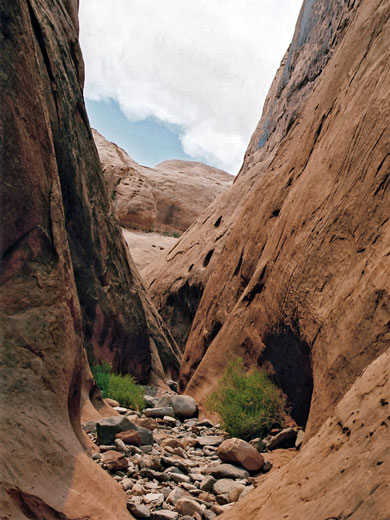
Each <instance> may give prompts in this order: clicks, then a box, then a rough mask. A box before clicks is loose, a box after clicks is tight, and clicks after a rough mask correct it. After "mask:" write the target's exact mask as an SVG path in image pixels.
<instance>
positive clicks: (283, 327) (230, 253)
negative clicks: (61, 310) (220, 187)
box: [146, 0, 390, 518]
mask: <svg viewBox="0 0 390 520" xmlns="http://www.w3.org/2000/svg"><path fill="white" fill-rule="evenodd" d="M388 34H389V6H388V5H387V4H386V3H385V2H383V1H380V0H374V1H373V2H369V3H368V2H338V1H330V2H328V1H327V2H325V1H321V0H317V1H316V2H304V4H303V7H302V10H301V14H300V17H299V20H298V23H297V27H296V32H295V35H294V39H293V42H292V44H291V46H290V48H289V50H288V52H287V54H286V56H285V58H284V59H283V61H282V64H281V67H280V69H279V71H278V72H277V74H276V77H275V80H274V82H273V84H272V86H271V89H270V93H269V95H268V97H267V101H266V103H265V107H264V112H263V115H262V118H261V120H260V123H259V125H258V127H257V129H256V130H255V132H254V134H253V136H252V139H251V142H250V144H249V147H248V151H247V153H246V155H245V159H244V164H243V167H242V169H241V172H240V174H239V176H238V178H237V180H236V181H235V183H234V184H233V186H232V188H230V189H229V190H228V191H227V192H225V193H224V194H223V195H222V197H221V199H219V201H217V202H216V203H214V205H213V206H211V207H210V209H209V210H208V211H207V212H206V213H205V214H204V215H203V216H202V217H201V218H200V219H198V220H197V222H196V223H195V224H194V225H193V226H192V227H191V229H190V230H188V231H187V233H185V234H184V236H183V237H182V239H181V240H180V241H179V242H178V244H177V245H176V246H175V248H174V249H172V250H171V251H170V252H168V253H167V254H166V256H165V263H164V262H162V261H160V262H158V263H155V264H152V265H151V266H150V267H149V268H148V269H147V273H146V279H147V283H148V285H149V287H150V290H151V291H152V294H153V298H154V300H155V302H156V305H157V307H158V308H159V309H161V310H162V312H163V313H164V317H165V318H166V320H167V321H168V322H169V324H170V325H171V327H172V331H173V333H174V334H175V335H176V337H177V339H178V340H179V341H180V342H182V346H184V344H185V351H184V356H183V364H182V368H181V386H182V388H185V389H186V391H187V392H189V393H190V394H191V395H193V396H194V397H195V398H197V399H198V400H199V401H200V402H201V403H202V402H203V403H204V401H205V398H206V397H207V395H209V393H210V391H212V390H213V388H215V382H216V380H217V379H218V377H220V375H221V373H222V371H223V369H224V367H225V366H226V362H227V360H229V359H232V358H234V357H235V356H238V355H240V356H241V357H243V358H244V361H245V363H246V364H247V366H248V367H249V366H253V365H255V366H263V367H264V368H265V369H266V370H267V371H268V372H269V374H270V375H271V377H272V378H273V380H274V381H275V382H276V383H277V384H278V385H279V387H280V388H281V389H282V390H283V392H284V393H285V394H286V396H287V399H288V402H289V405H290V408H291V417H292V418H293V419H294V420H295V422H296V423H297V424H299V425H302V426H305V427H306V429H307V439H309V438H310V437H312V436H315V435H316V434H317V432H318V431H319V428H320V427H321V426H322V427H324V428H328V427H329V430H327V432H326V433H323V434H322V436H323V437H326V438H327V439H328V440H326V441H324V444H323V445H322V447H321V450H322V453H323V454H324V456H323V458H322V459H321V460H322V462H321V465H320V466H321V472H323V474H324V475H328V480H332V478H333V473H332V471H333V470H332V464H331V463H330V462H329V463H328V462H326V456H325V454H326V450H331V449H332V448H331V446H332V441H331V440H330V439H333V437H334V436H335V435H336V429H337V428H336V426H335V424H333V423H332V425H328V426H326V424H327V422H326V421H327V420H328V418H329V417H331V416H333V417H336V418H337V413H338V412H337V408H336V406H337V404H338V403H340V402H341V400H342V399H343V397H344V395H345V393H346V391H347V390H348V389H349V388H351V387H352V385H354V384H355V383H356V384H359V385H363V386H362V387H361V389H363V390H362V393H361V394H360V395H364V385H365V384H367V385H369V383H368V382H367V380H365V379H362V380H361V381H360V382H359V383H357V382H356V381H357V378H358V377H359V376H360V374H361V373H362V371H364V370H365V369H366V367H368V366H370V365H371V364H372V363H375V360H376V359H377V358H378V357H379V356H380V355H382V354H383V353H384V352H385V351H386V350H387V349H388V348H389V317H388V316H389V305H390V280H389V276H388V274H387V273H388V272H390V256H389V240H390V224H389V219H388V211H389V210H388V208H389V207H390V190H389V168H390V157H389V154H388V150H389V145H390V132H389V118H390V104H389V98H388V88H387V85H388V82H389V66H388V65H389V53H390V51H389V49H390V46H389V37H388ZM183 302H184V304H183ZM187 335H188V339H187ZM375 367H376V370H378V371H379V372H380V364H376V365H375ZM370 385H371V382H370ZM374 387H375V382H374V383H373V385H372V386H367V389H369V388H374ZM359 391H360V390H359ZM367 391H370V392H371V390H367ZM372 403H374V401H372ZM378 403H379V401H378ZM372 406H374V404H372ZM378 406H380V405H379V404H378ZM350 410H351V413H352V411H353V410H352V408H350ZM354 413H357V411H356V410H355V412H354ZM365 413H367V417H369V416H370V414H371V412H370V411H369V410H367V411H366V412H365ZM378 417H379V416H378ZM381 420H383V418H382V419H381ZM370 421H371V419H370ZM373 421H374V419H373ZM375 421H376V419H375ZM375 421H374V422H375ZM363 422H364V421H363ZM373 424H374V423H373ZM375 424H376V423H375ZM386 424H387V423H386ZM324 425H325V426H324ZM336 425H337V421H336ZM331 430H332V431H331ZM375 431H378V437H377V439H378V440H375V441H372V442H373V443H374V444H373V445H375V446H377V447H378V452H380V453H382V452H383V450H384V446H385V443H384V441H383V435H384V433H383V432H384V431H385V428H383V429H382V428H377V430H375ZM341 432H342V428H341ZM366 434H368V433H367V432H366ZM351 439H352V434H351ZM316 442H317V441H316ZM344 442H347V439H346V440H345V439H344V440H343V443H344ZM354 442H355V441H354ZM304 449H305V448H304ZM359 449H360V448H359ZM375 449H376V448H375ZM349 450H350V451H349ZM348 451H349V453H350V454H352V453H354V452H356V453H359V451H358V448H357V444H355V443H353V444H350V448H348V449H347V450H346V451H345V452H343V455H342V456H343V457H345V459H344V458H343V460H346V458H347V457H349V456H350V455H349V454H348V453H347V452H348ZM312 455H313V452H312ZM313 456H314V455H313ZM297 460H298V459H297ZM299 460H302V462H301V464H302V467H301V468H302V472H297V473H296V474H297V475H301V476H302V478H304V473H303V464H304V459H299ZM353 470H354V471H356V475H358V476H356V475H355V476H356V480H354V483H353V484H352V483H351V486H352V488H351V489H352V491H351V493H352V494H353V495H354V497H355V498H356V496H357V495H358V486H359V485H360V484H362V483H364V485H365V486H366V485H367V486H368V482H369V479H370V478H371V473H370V474H368V473H367V472H366V469H365V467H363V466H360V465H359V464H358V463H356V465H355V466H354V468H353ZM340 471H341V469H340ZM381 472H382V469H381ZM381 472H378V473H376V474H375V475H376V476H375V482H379V480H380V479H381V478H382V477H383V474H382V473H381ZM386 472H387V473H386ZM385 473H386V474H387V478H388V470H385ZM294 475H295V473H294V472H293V471H292V472H291V473H289V478H290V480H291V479H294ZM297 478H300V477H297ZM376 479H378V480H376ZM359 482H360V484H359ZM264 489H265V491H264V494H262V495H261V497H262V498H264V497H265V496H266V488H264ZM267 489H269V488H267ZM334 489H335V488H334ZM273 492H274V494H273V496H275V504H276V501H277V500H279V499H281V498H280V497H282V496H287V495H284V489H282V488H281V487H277V488H276V489H274V490H273ZM334 492H336V491H334ZM308 493H309V492H308ZM326 493H327V492H326V490H325V491H324V499H323V500H324V504H326V502H328V504H329V509H328V510H327V512H328V516H329V517H333V516H334V517H335V518H338V517H339V518H341V517H343V514H344V515H345V516H347V515H348V511H347V510H348V508H349V506H351V508H352V509H351V510H353V507H355V505H356V501H355V498H353V499H352V498H351V500H350V501H349V502H348V500H346V501H345V503H344V505H343V504H342V503H341V502H340V501H339V502H338V503H337V505H338V512H337V514H335V512H334V511H333V509H332V508H331V507H330V505H331V504H332V503H333V500H332V498H331V497H332V496H333V495H332V494H331V492H330V491H329V494H328V495H327V494H326ZM378 493H379V494H380V496H382V495H383V493H384V488H381V491H380V492H379V491H378ZM259 496H260V495H259ZM267 496H268V495H267ZM308 496H309V499H308V502H309V501H312V502H313V504H314V500H315V492H314V488H313V490H312V494H311V495H310V493H309V495H308ZM343 496H344V497H345V496H346V494H343ZM378 496H379V495H378ZM299 497H301V498H299ZM378 500H379V499H378ZM299 501H301V503H300V506H299V507H298V503H299ZM285 503H286V507H287V503H288V504H289V505H290V506H291V508H293V509H291V508H290V509H289V511H291V513H290V515H291V518H302V517H305V516H306V517H308V518H309V517H311V516H312V515H311V511H312V509H310V507H313V508H314V505H312V506H310V507H309V506H307V509H305V503H306V498H305V497H304V496H303V492H302V493H301V494H299V493H295V492H294V495H293V496H291V497H290V501H289V502H288V501H287V498H286V501H285ZM257 504H260V502H258V503H257ZM271 504H272V500H271V498H270V499H269V501H268V502H266V505H264V506H263V509H261V512H262V513H263V516H264V517H267V518H268V516H267V515H270V516H269V518H273V516H272V515H271V511H273V510H272V509H271ZM294 504H295V506H296V510H295V509H294V507H295V506H294ZM378 504H379V506H378V507H379V509H380V507H381V505H380V504H382V508H383V501H382V502H380V501H379V502H378ZM275 507H276V506H275ZM343 508H344V509H343ZM336 509H337V508H336ZM313 510H314V509H313ZM323 510H324V511H325V510H326V507H325V506H324V509H323ZM233 511H234V509H233ZM247 511H248V514H246V513H245V515H244V514H243V515H242V516H248V518H250V517H251V516H250V514H252V516H253V515H254V513H253V510H250V509H249V506H248V509H247ZM249 511H251V513H250V514H249ZM304 511H307V514H306V515H305V514H304V513H303V512H304ZM321 511H322V509H321ZM375 511H376V510H375ZM359 514H360V513H359ZM359 514H358V513H356V516H355V517H356V518H364V516H359ZM240 516H241V514H237V515H236V516H235V517H236V518H237V517H240ZM374 516H375V515H374ZM230 517H231V518H233V517H234V514H233V513H232V516H230ZM274 518H280V515H279V516H278V514H277V513H276V509H275V513H274Z"/></svg>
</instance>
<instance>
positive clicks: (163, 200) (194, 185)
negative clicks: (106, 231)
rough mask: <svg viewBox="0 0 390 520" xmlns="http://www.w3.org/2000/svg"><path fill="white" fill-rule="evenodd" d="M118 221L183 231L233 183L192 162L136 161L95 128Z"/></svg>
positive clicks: (214, 170) (147, 228) (229, 177)
mask: <svg viewBox="0 0 390 520" xmlns="http://www.w3.org/2000/svg"><path fill="white" fill-rule="evenodd" d="M93 135H94V139H95V143H96V146H97V149H98V152H99V157H100V160H101V162H102V166H103V172H104V176H105V179H106V182H107V184H108V188H109V192H110V195H111V198H112V199H113V206H114V209H115V213H116V215H117V217H118V220H119V223H120V224H121V225H122V226H123V227H125V228H132V229H138V230H142V231H151V230H154V231H157V232H170V233H172V232H180V233H181V232H183V231H185V230H186V229H187V228H189V227H190V225H191V224H192V223H193V222H194V221H195V220H196V218H197V217H198V216H199V215H201V214H202V213H203V211H204V210H205V209H206V208H207V207H208V206H209V205H210V204H211V203H212V202H213V201H214V200H215V199H216V198H217V197H218V196H219V195H220V194H221V193H223V191H224V190H225V189H226V188H227V187H228V186H230V185H231V184H232V182H233V176H232V175H229V174H228V173H226V172H225V171H223V170H219V169H218V168H213V167H211V166H207V165H206V164H202V163H199V162H193V161H179V160H171V161H164V162H162V163H160V164H158V165H157V166H155V167H154V168H149V167H146V166H142V165H141V164H138V163H136V162H135V161H134V160H133V159H132V158H131V157H129V155H128V154H127V153H126V152H125V151H124V150H122V149H121V148H119V146H117V145H116V144H115V143H111V142H109V141H107V140H106V139H105V138H104V137H103V136H102V135H100V134H99V132H97V131H96V130H93Z"/></svg>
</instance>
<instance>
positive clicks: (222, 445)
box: [84, 387, 304, 520]
mask: <svg viewBox="0 0 390 520" xmlns="http://www.w3.org/2000/svg"><path fill="white" fill-rule="evenodd" d="M150 390H152V391H153V390H154V392H153V393H154V394H156V393H157V391H158V389H157V388H154V389H153V388H151V387H149V388H148V391H150ZM160 397H161V396H160ZM146 401H147V403H148V405H149V406H151V407H150V408H147V409H145V411H144V413H143V414H141V413H139V412H136V411H134V410H130V409H126V408H123V407H119V406H114V408H113V410H115V413H117V412H119V413H120V416H118V415H115V416H113V417H110V418H105V419H102V420H99V421H90V422H88V423H87V424H85V425H84V430H85V431H86V432H87V433H88V435H89V437H90V439H91V440H92V441H93V442H94V443H96V444H97V445H98V446H99V451H98V452H97V453H95V454H94V455H93V456H92V458H93V459H94V460H95V462H96V463H97V464H98V465H99V466H101V467H102V468H103V469H105V470H106V471H107V472H108V473H109V474H110V475H111V476H112V477H113V479H114V480H116V481H117V482H118V483H119V484H120V486H121V487H122V488H123V490H124V491H125V492H126V494H127V496H128V498H127V508H128V510H129V511H130V512H131V513H132V515H133V516H134V517H135V518H137V519H138V518H150V519H151V520H189V519H190V518H191V519H197V520H201V519H203V520H212V519H214V518H216V517H217V516H219V515H220V514H222V513H223V512H226V511H228V510H229V509H231V508H232V507H233V505H234V504H235V503H236V502H238V501H240V499H242V498H243V497H245V496H246V495H247V494H248V493H249V492H250V491H253V489H254V488H255V487H256V486H257V485H258V483H259V482H260V481H262V480H264V479H266V478H267V476H268V474H271V473H272V472H274V471H277V470H279V469H280V468H281V467H283V466H284V465H285V464H287V463H288V462H289V461H291V459H292V458H293V457H294V456H295V455H296V454H297V447H298V448H299V447H300V445H301V443H302V440H303V437H304V432H303V431H302V430H300V429H298V428H288V429H285V430H280V429H275V430H273V431H272V435H270V436H268V437H267V438H265V439H260V438H256V439H253V440H251V441H250V442H249V443H247V442H245V441H242V440H239V439H229V436H228V435H227V433H226V432H224V431H223V430H222V429H221V428H220V425H219V424H213V423H212V422H211V421H210V420H208V419H202V420H200V419H198V418H197V417H196V415H197V407H196V406H194V401H193V400H192V399H191V398H188V397H185V396H180V397H179V396H178V395H177V394H175V393H171V394H167V393H165V394H164V395H162V397H161V399H160V400H159V399H158V398H156V397H153V396H150V395H149V396H146ZM172 401H173V403H172ZM177 401H181V402H180V410H179V411H178V410H176V412H177V413H179V414H180V412H181V417H180V418H179V417H177V415H176V413H175V408H174V407H172V406H167V405H170V404H173V406H175V404H177ZM109 402H112V401H110V400H109ZM112 404H114V405H117V404H118V403H115V402H114V403H112ZM183 412H184V414H183ZM113 413H114V412H113ZM192 415H194V417H191V416H192ZM185 416H187V418H184V417H185ZM228 439H229V440H228ZM296 446H297V447H296Z"/></svg>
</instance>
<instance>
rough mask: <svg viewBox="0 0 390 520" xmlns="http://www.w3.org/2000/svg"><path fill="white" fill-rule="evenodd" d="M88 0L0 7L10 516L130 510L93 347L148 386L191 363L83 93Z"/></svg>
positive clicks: (4, 452) (4, 411) (4, 405)
mask: <svg viewBox="0 0 390 520" xmlns="http://www.w3.org/2000/svg"><path fill="white" fill-rule="evenodd" d="M77 7H78V2H77V1H76V0H74V1H72V0H66V1H62V0H59V1H56V2H48V1H36V0H28V1H26V0H15V1H6V2H2V3H1V6H0V15H1V16H0V18H1V29H2V31H1V67H0V68H1V74H0V82H1V85H0V95H1V100H0V104H1V139H0V142H1V151H0V155H1V168H2V172H1V187H0V190H1V219H2V230H1V246H0V248H1V267H0V274H1V302H0V306H1V325H0V328H1V331H2V341H1V381H2V384H1V390H0V392H1V396H0V397H1V398H0V401H1V421H0V422H1V426H0V428H1V439H2V442H1V460H2V463H1V469H0V482H1V486H0V511H1V515H2V516H4V515H7V519H15V520H16V519H17V520H20V519H22V518H37V519H38V518H39V519H43V518H62V519H64V520H65V519H68V518H69V519H70V518H90V519H91V520H93V519H96V520H97V519H101V518H105V519H107V520H108V519H114V518H115V519H117V520H118V519H122V518H123V519H124V518H129V514H128V512H127V510H126V506H125V501H124V495H123V493H122V492H121V491H120V489H119V488H118V487H117V486H115V485H114V482H113V481H112V480H111V479H107V475H106V474H105V473H104V472H102V471H96V466H95V465H94V463H93V462H92V461H91V459H90V458H88V456H87V454H86V451H85V450H86V449H89V450H92V451H93V449H94V448H93V446H91V443H90V442H89V441H88V438H86V437H85V436H84V435H83V433H82V430H81V428H80V414H81V413H83V415H84V418H85V419H86V420H90V419H93V418H96V417H100V418H101V417H102V416H105V415H107V411H108V409H109V405H107V404H106V403H104V401H103V399H102V398H101V395H100V393H99V392H98V391H97V389H96V387H95V385H94V382H93V379H92V376H91V373H90V371H89V368H88V363H87V358H86V354H85V350H84V347H86V349H87V350H88V353H89V356H90V358H94V359H96V360H100V359H107V360H111V361H112V363H113V365H114V366H115V368H117V369H119V370H123V371H130V372H132V373H133V374H134V375H135V376H136V377H137V379H138V380H139V381H147V380H150V379H152V380H161V379H162V378H163V377H165V374H164V372H166V374H167V375H170V373H171V372H177V370H178V365H179V359H178V350H177V347H176V345H175V342H174V340H173V339H172V338H171V337H170V334H169V332H168V330H167V329H166V327H165V325H164V324H163V323H162V321H161V318H160V317H159V316H158V314H157V312H156V310H155V308H154V307H153V305H152V304H151V303H150V301H149V299H148V297H147V295H146V293H145V291H144V288H143V286H142V283H141V281H140V279H139V275H138V273H137V270H136V268H135V267H134V265H133V263H132V260H131V258H130V256H128V254H127V248H126V245H125V243H124V241H123V238H122V236H121V230H120V227H119V225H118V223H117V221H116V219H115V217H114V215H113V212H112V208H111V206H110V203H109V200H108V197H107V192H106V188H105V184H104V178H103V174H102V171H101V168H100V163H99V159H98V155H97V152H96V148H95V146H94V143H93V139H92V134H91V130H90V127H89V123H88V118H87V116H86V111H85V107H84V102H83V96H82V86H83V61H82V57H81V52H80V48H79V44H78V22H77ZM110 413H111V415H112V414H113V413H114V414H115V411H114V412H113V411H111V412H110ZM80 496H82V497H83V499H82V500H80ZM4 517H5V516H4Z"/></svg>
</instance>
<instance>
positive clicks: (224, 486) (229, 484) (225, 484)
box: [213, 478, 242, 495]
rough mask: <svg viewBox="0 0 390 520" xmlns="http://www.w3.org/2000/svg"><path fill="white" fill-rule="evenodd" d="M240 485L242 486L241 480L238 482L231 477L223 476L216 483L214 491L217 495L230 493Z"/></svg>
mask: <svg viewBox="0 0 390 520" xmlns="http://www.w3.org/2000/svg"><path fill="white" fill-rule="evenodd" d="M239 486H242V484H241V483H240V482H236V481H235V480H233V479H231V478H222V479H220V480H217V481H216V483H215V484H214V486H213V492H214V494H215V495H229V493H230V492H231V491H232V490H233V489H235V488H237V487H239Z"/></svg>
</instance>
